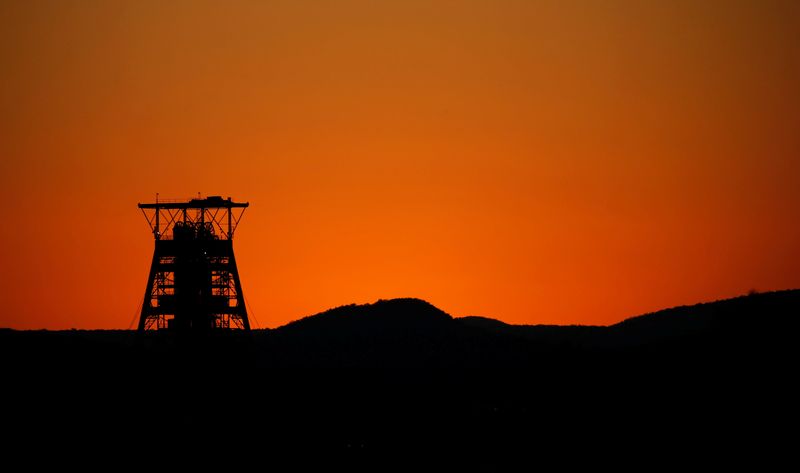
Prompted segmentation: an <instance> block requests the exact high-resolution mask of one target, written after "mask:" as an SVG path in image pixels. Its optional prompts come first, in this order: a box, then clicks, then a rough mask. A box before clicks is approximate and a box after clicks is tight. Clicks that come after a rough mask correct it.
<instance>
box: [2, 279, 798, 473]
mask: <svg viewBox="0 0 800 473" xmlns="http://www.w3.org/2000/svg"><path fill="white" fill-rule="evenodd" d="M798 309H800V291H783V292H775V293H765V294H754V295H750V296H746V297H740V298H736V299H731V300H726V301H720V302H714V303H709V304H701V305H697V306H692V307H682V308H676V309H670V310H666V311H662V312H658V313H655V314H649V315H645V316H641V317H636V318H633V319H629V320H626V321H624V322H622V323H620V324H617V325H614V326H611V327H578V326H573V327H555V326H512V325H507V324H504V323H502V322H499V321H496V320H492V319H486V318H481V317H466V318H460V319H458V318H457V319H454V318H452V317H450V316H449V315H448V314H446V313H444V312H442V311H440V310H439V309H437V308H435V307H434V306H432V305H430V304H428V303H426V302H424V301H420V300H416V299H397V300H390V301H379V302H377V303H375V304H371V305H366V306H345V307H340V308H336V309H332V310H329V311H327V312H324V313H322V314H318V315H315V316H312V317H307V318H305V319H302V320H299V321H296V322H293V323H291V324H289V325H286V326H284V327H281V328H279V329H275V330H264V331H254V332H253V333H252V334H250V335H247V334H234V333H228V334H221V335H218V336H208V337H204V338H197V337H178V338H176V337H173V336H171V335H165V334H156V333H154V334H147V335H146V336H136V334H135V333H132V332H128V331H63V332H46V331H39V332H19V331H11V330H3V331H0V355H2V360H3V362H2V364H3V372H4V378H5V382H4V383H3V384H4V386H5V387H4V389H3V391H4V397H5V400H6V402H5V405H6V414H5V422H4V424H5V429H6V431H7V432H8V433H10V438H11V443H10V444H9V445H10V446H11V447H10V448H9V451H17V450H16V449H17V446H20V447H30V448H34V450H37V451H39V450H41V451H49V450H51V449H54V448H55V449H59V448H65V449H66V450H68V451H69V452H71V457H72V458H78V459H81V458H84V457H82V455H86V456H87V457H93V455H94V453H96V452H98V451H102V452H106V453H107V452H115V453H120V454H124V455H125V456H126V458H129V459H130V460H135V459H137V458H138V459H144V458H148V456H149V455H150V454H151V453H156V454H157V455H167V456H169V457H172V458H173V459H177V460H178V461H180V462H194V461H196V462H199V463H203V462H206V461H211V460H213V459H216V460H223V461H225V462H231V461H234V462H236V461H242V462H250V461H253V459H256V460H257V461H259V462H261V464H263V465H283V466H286V465H289V466H290V467H295V468H301V469H302V468H303V467H305V466H309V465H325V466H329V467H333V466H345V467H355V468H362V469H366V470H372V471H374V470H378V471H381V470H386V469H393V468H412V469H423V470H424V469H431V468H438V469H445V470H449V469H453V468H459V469H466V470H479V471H494V470H504V469H515V468H517V467H520V466H526V467H525V469H530V468H533V467H535V466H542V465H545V464H549V463H545V462H549V461H551V460H556V461H558V465H560V466H561V467H568V466H570V465H579V464H586V463H592V464H595V465H599V464H601V463H605V464H606V465H622V464H630V465H631V466H637V467H642V468H649V467H650V466H656V465H670V464H671V465H675V466H680V465H682V464H683V462H684V461H688V460H689V459H694V460H692V461H703V462H709V463H708V464H709V465H712V464H713V465H719V463H720V462H723V461H730V462H737V461H740V460H741V461H743V460H744V459H755V460H757V461H758V464H759V465H761V466H764V464H765V463H766V464H768V463H769V462H771V461H777V460H778V459H780V458H781V457H782V455H786V454H787V453H788V452H789V451H791V449H790V445H791V444H790V439H789V438H788V437H783V436H781V435H780V434H779V427H780V426H782V425H784V424H786V423H789V422H791V419H793V418H794V416H795V415H796V409H795V405H796V399H797V397H796V394H797V392H796V389H795V388H794V387H792V384H793V383H794V378H795V373H796V362H795V359H797V358H798V357H797V355H798V353H797V351H798V350H797V343H796V341H795V334H796V331H795V328H796V327H797V322H796V320H797V315H798V314H799V313H800V311H799V310H798ZM780 428H782V427H780ZM792 448H793V447H792ZM93 452H94V453H93ZM643 461H644V462H645V463H641V462H643Z"/></svg>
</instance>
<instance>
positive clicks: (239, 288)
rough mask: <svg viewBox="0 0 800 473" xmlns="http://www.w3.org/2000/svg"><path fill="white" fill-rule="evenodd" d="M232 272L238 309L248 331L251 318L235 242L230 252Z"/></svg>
mask: <svg viewBox="0 0 800 473" xmlns="http://www.w3.org/2000/svg"><path fill="white" fill-rule="evenodd" d="M230 272H231V274H232V275H233V284H234V287H235V288H236V311H237V312H238V314H239V316H240V317H241V319H242V325H244V329H245V330H246V331H248V332H249V331H250V320H249V319H248V317H247V307H245V305H244V292H242V282H241V281H240V280H239V268H237V267H236V257H235V256H233V244H231V252H230Z"/></svg>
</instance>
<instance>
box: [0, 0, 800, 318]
mask: <svg viewBox="0 0 800 473" xmlns="http://www.w3.org/2000/svg"><path fill="white" fill-rule="evenodd" d="M0 71H1V72H2V73H1V74H0V185H1V186H2V188H1V189H0V193H2V194H0V195H2V198H3V202H4V204H5V208H4V209H3V215H4V219H5V222H4V226H3V231H2V233H1V234H0V258H1V261H2V269H3V271H2V272H0V283H1V284H0V298H1V299H2V301H3V304H2V310H0V326H7V327H14V328H42V327H45V328H50V329H62V328H70V327H76V328H126V327H128V326H129V325H130V324H131V322H132V320H133V318H134V316H135V315H138V313H137V312H136V311H137V308H138V305H139V303H140V300H141V298H142V296H143V293H144V286H145V282H146V277H147V271H148V268H149V264H150V257H151V255H152V246H153V241H152V235H151V234H150V233H149V232H148V227H147V225H146V223H145V221H144V218H143V217H142V215H141V214H140V213H139V210H138V209H137V208H136V203H137V202H144V201H150V200H152V199H154V197H155V193H156V192H160V193H161V196H162V197H184V196H186V197H188V196H192V195H196V194H197V192H198V191H199V192H202V193H203V194H204V195H215V194H218V195H223V196H228V195H230V196H233V197H234V198H235V199H239V200H247V201H249V202H250V203H251V207H250V209H248V211H247V213H246V214H245V218H244V220H243V222H242V225H241V226H240V227H239V231H238V233H237V238H236V241H235V244H234V247H235V249H236V253H237V260H238V262H239V266H240V272H241V275H242V279H243V284H244V290H245V295H246V297H247V299H248V302H249V304H250V307H251V310H252V313H254V315H255V320H254V325H258V326H261V327H275V326H279V325H282V324H284V323H286V322H288V321H290V320H293V319H296V318H299V317H301V316H305V315H309V314H311V313H315V312H318V311H321V310H324V309H327V308H329V307H332V306H338V305H342V304H347V303H352V302H356V303H364V302H371V301H374V300H376V299H379V298H392V297H400V296H413V297H420V298H423V299H426V300H428V301H430V302H432V303H433V304H435V305H437V306H439V307H441V308H442V309H444V310H446V311H448V312H449V313H451V314H453V315H456V316H462V315H486V316H491V317H495V318H499V319H501V320H504V321H507V322H512V323H530V324H535V323H559V324H571V323H581V324H595V323H603V324H605V323H613V322H616V321H619V320H622V319H623V318H625V317H628V316H632V315H636V314H639V313H643V312H647V311H652V310H656V309H660V308H664V307H669V306H674V305H679V304H686V303H693V302H698V301H704V300H712V299H718V298H724V297H729V296H734V295H738V294H742V293H745V292H747V291H748V290H750V289H753V288H755V289H758V290H772V289H783V288H792V287H800V218H798V217H800V86H799V85H798V84H800V3H798V2H797V1H794V0H788V1H764V0H758V1H755V0H753V1H732V0H724V1H723V0H720V1H696V0H692V1H678V0H669V1H663V2H657V1H651V2H642V1H639V0H631V1H563V0H559V1H545V2H538V1H534V0H483V1H479V0H458V1H456V0H453V1H434V0H421V1H416V0H413V1H409V0H403V1H367V0H362V1H335V2H334V1H324V0H285V1H269V2H266V1H265V2H261V1H231V0H228V1H225V2H210V1H199V0H192V1H183V2H181V1H169V2H163V1H152V2H151V1H97V2H92V1H83V2H63V1H53V2H47V1H37V2H32V1H28V0H24V1H8V0H6V1H3V2H2V3H0Z"/></svg>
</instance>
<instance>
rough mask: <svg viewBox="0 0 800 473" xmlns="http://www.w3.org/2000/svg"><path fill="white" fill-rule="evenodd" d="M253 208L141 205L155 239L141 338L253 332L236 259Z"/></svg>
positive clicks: (213, 201) (209, 203)
mask: <svg viewBox="0 0 800 473" xmlns="http://www.w3.org/2000/svg"><path fill="white" fill-rule="evenodd" d="M249 205H250V204H249V203H247V202H244V203H237V202H233V201H232V200H231V198H230V197H228V198H227V199H223V198H222V197H220V196H210V197H207V198H205V199H200V198H197V199H189V200H183V201H174V200H168V201H164V200H162V201H159V200H158V199H156V202H155V203H150V204H139V208H140V209H142V213H143V214H144V216H145V218H146V219H147V222H148V224H149V225H150V229H151V230H152V232H153V236H154V237H155V250H154V251H153V262H152V264H151V265H150V275H149V276H148V277H147V287H146V288H145V292H144V302H143V304H142V313H141V316H140V318H139V331H140V332H143V331H145V330H159V329H167V328H168V329H172V330H178V331H189V330H191V331H206V330H215V329H242V330H250V322H249V320H248V319H247V309H246V307H245V303H244V294H243V293H242V283H241V281H240V280H239V271H238V269H237V268H236V258H235V257H234V255H233V234H234V232H235V230H236V227H237V225H238V224H239V222H240V221H241V219H242V216H243V215H244V211H245V209H246V208H247V207H248V206H249Z"/></svg>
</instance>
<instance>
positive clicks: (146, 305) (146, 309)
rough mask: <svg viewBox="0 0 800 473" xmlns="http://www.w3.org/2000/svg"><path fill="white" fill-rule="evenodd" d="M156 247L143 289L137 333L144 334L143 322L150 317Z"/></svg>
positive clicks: (156, 261)
mask: <svg viewBox="0 0 800 473" xmlns="http://www.w3.org/2000/svg"><path fill="white" fill-rule="evenodd" d="M158 260H159V254H158V245H156V247H155V248H154V249H153V262H152V263H150V275H149V276H148V277H147V287H145V289H144V300H143V302H142V313H141V314H140V315H139V328H138V329H137V330H138V331H139V332H144V327H145V322H147V316H148V315H150V304H151V303H152V302H151V301H152V299H153V283H154V282H155V279H156V272H157V270H158Z"/></svg>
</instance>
